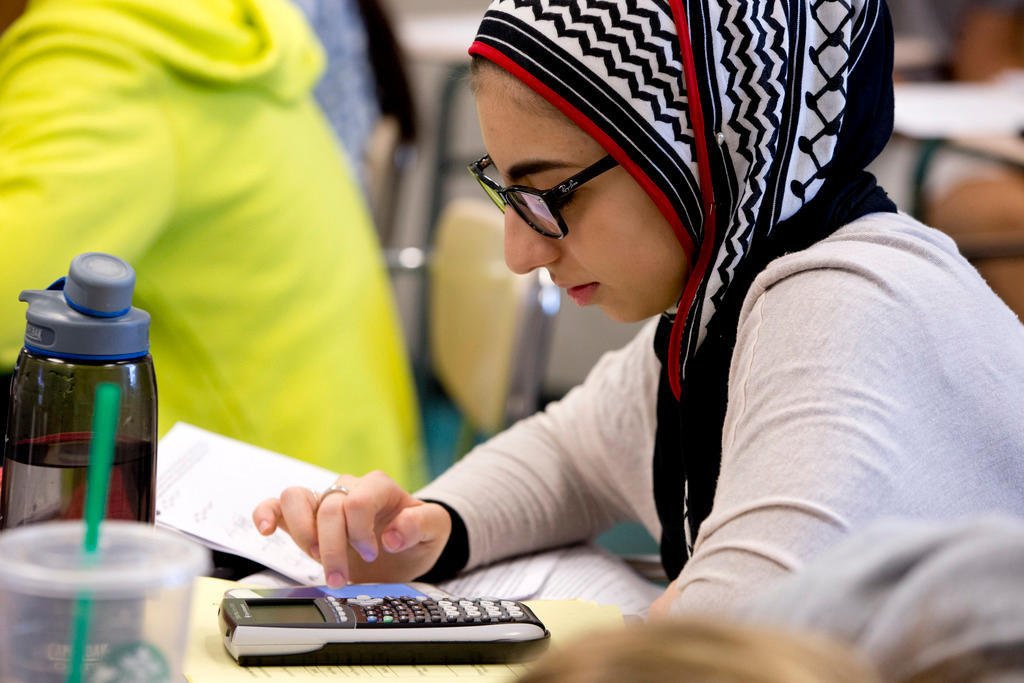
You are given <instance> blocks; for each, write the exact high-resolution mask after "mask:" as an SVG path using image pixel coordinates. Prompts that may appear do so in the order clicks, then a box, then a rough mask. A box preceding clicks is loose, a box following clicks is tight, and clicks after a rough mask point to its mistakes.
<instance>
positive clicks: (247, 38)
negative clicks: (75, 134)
mask: <svg viewBox="0 0 1024 683" xmlns="http://www.w3.org/2000/svg"><path fill="white" fill-rule="evenodd" d="M29 9H30V11H29V12H27V13H26V15H25V16H24V17H23V18H22V19H21V20H19V21H17V22H15V24H14V25H13V26H12V27H11V28H10V29H9V30H8V32H7V35H5V36H4V40H3V41H2V42H0V62H2V61H3V53H4V52H6V51H7V50H10V49H13V48H15V47H16V46H17V44H18V43H20V42H21V41H23V40H28V39H32V38H38V37H39V33H40V32H42V33H45V34H46V35H47V36H48V38H49V39H50V40H60V35H61V33H62V28H63V27H72V26H73V27H74V35H75V36H76V37H77V38H78V39H80V37H81V35H82V32H83V31H85V32H91V33H94V34H95V36H96V37H97V39H100V40H103V39H109V40H114V41H117V42H118V43H122V44H124V45H126V46H131V47H132V48H134V49H135V50H137V51H139V52H141V53H142V54H144V55H146V56H148V57H150V58H152V59H153V60H155V61H158V62H161V63H162V64H164V65H165V66H166V67H168V68H170V69H171V70H172V71H174V72H176V73H178V74H179V75H180V76H181V77H182V78H185V79H188V80H192V81H198V82H200V83H203V82H207V83H210V84H211V85H225V84H230V85H237V86H251V87H256V88H261V89H264V90H266V91H267V92H269V93H271V94H272V95H274V96H275V97H277V98H279V99H282V100H285V101H291V100H294V99H296V98H299V97H303V96H305V95H307V94H308V93H309V92H310V91H311V90H312V88H313V86H314V85H315V83H316V81H317V79H318V78H319V77H320V74H321V72H322V71H323V67H324V55H323V50H322V48H321V47H320V44H319V43H318V42H317V40H316V38H315V37H314V35H313V32H312V30H311V29H310V28H309V25H308V24H307V23H306V21H305V19H304V18H303V16H302V14H301V13H300V12H299V10H298V9H296V8H295V7H293V6H292V5H290V4H288V3H285V2H280V0H173V2H168V0H31V1H30V4H29ZM37 43H38V41H37Z"/></svg>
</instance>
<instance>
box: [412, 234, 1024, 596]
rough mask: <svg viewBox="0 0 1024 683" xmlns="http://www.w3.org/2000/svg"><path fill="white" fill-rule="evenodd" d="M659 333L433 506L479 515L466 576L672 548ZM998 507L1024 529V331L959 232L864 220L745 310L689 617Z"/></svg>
mask: <svg viewBox="0 0 1024 683" xmlns="http://www.w3.org/2000/svg"><path fill="white" fill-rule="evenodd" d="M653 335H654V322H653V321H652V322H651V323H649V324H648V325H646V326H645V327H644V328H643V329H642V330H641V332H640V333H639V334H638V335H637V337H636V338H635V339H634V340H633V341H631V342H630V343H629V344H628V345H627V346H626V347H624V348H622V349H620V350H618V351H615V352H612V353H609V354H606V355H605V356H604V357H603V358H602V359H601V360H600V361H599V362H598V363H597V365H596V366H595V367H594V369H593V370H592V371H591V373H590V374H589V376H588V377H587V379H586V380H585V382H584V383H583V384H582V385H580V386H579V387H577V388H575V389H574V390H572V391H571V392H570V393H569V394H568V395H567V396H566V397H565V398H564V399H563V400H561V401H558V402H556V403H552V404H551V405H549V406H548V407H547V409H546V410H544V411H543V412H541V413H538V414H537V415H535V416H533V417H531V418H529V419H526V420H523V421H522V422H520V423H518V424H516V425H514V426H513V427H512V428H510V429H508V430H506V431H505V432H503V433H502V434H499V435H498V436H496V437H495V438H493V439H491V440H490V441H488V442H487V443H485V444H483V445H481V446H480V447H478V448H476V449H475V450H474V451H472V452H471V453H470V454H468V455H467V456H466V457H465V458H464V459H463V460H462V461H461V462H459V463H458V464H457V465H456V466H454V467H453V468H452V469H450V470H449V471H448V472H446V473H445V474H444V475H442V476H441V477H440V478H438V479H437V480H436V481H435V482H433V483H432V484H430V485H429V486H428V487H426V488H425V489H424V490H423V491H421V492H420V493H419V494H418V495H420V496H421V497H429V498H433V499H437V500H441V501H444V502H445V503H447V504H449V505H451V506H452V507H453V508H454V509H455V510H457V511H458V512H459V514H460V515H461V516H462V518H463V520H464V521H465V523H466V528H467V532H468V536H469V547H470V556H469V565H468V566H469V567H474V566H479V565H481V564H485V563H488V562H491V561H494V560H497V559H500V558H503V557H507V556H510V555H516V554H520V553H523V552H527V551H531V550H535V549H539V548H545V547H552V546H556V545H560V544H565V543H568V542H572V541H576V540H580V539H584V538H589V537H592V536H594V535H595V534H597V533H599V532H601V531H602V530H604V529H606V528H608V527H609V526H611V525H612V524H613V523H615V522H617V521H620V520H626V519H632V520H638V521H640V522H641V523H643V524H644V526H645V527H646V528H647V529H648V530H649V531H650V533H651V535H652V536H653V537H655V538H658V537H660V534H661V528H660V524H659V522H658V517H657V513H656V511H655V506H654V498H653V494H652V453H653V445H654V432H655V399H656V393H657V386H658V374H659V370H660V367H659V363H658V361H657V359H656V358H655V355H654V351H653ZM679 495H681V496H682V495H684V482H679ZM993 510H1001V511H1009V512H1014V513H1017V514H1020V515H1024V326H1022V325H1021V323H1020V321H1018V320H1017V318H1016V317H1015V316H1014V315H1013V313H1012V312H1011V311H1010V310H1009V309H1008V308H1007V307H1006V306H1005V305H1004V304H1003V303H1002V301H1000V300H999V299H998V298H997V297H996V296H995V294H993V293H992V291H991V290H990V289H989V288H988V286H987V285H986V284H985V283H984V282H983V281H982V280H981V278H980V277H979V276H978V273H977V272H976V271H975V270H974V269H973V268H972V267H971V266H970V265H969V264H968V263H966V262H965V261H964V260H963V258H962V257H961V256H960V255H959V254H958V252H957V250H956V247H955V246H954V244H953V242H952V241H951V240H949V239H948V238H947V237H945V236H944V235H942V234H941V233H939V232H937V231H934V230H931V229H930V228H927V227H925V226H923V225H921V224H920V223H918V222H916V221H914V220H913V219H911V218H909V217H907V216H905V215H894V214H875V215H870V216H865V217H863V218H861V219H859V220H857V221H855V222H853V223H851V224H850V225H848V226H846V227H844V228H842V229H841V230H839V231H838V232H836V233H835V234H834V235H833V236H831V237H830V238H828V239H827V240H825V241H823V242H821V243H818V244H816V245H814V246H813V247H811V248H809V249H807V250H805V251H802V252H798V253H794V254H789V255H786V256H784V257H782V258H779V259H777V260H775V261H773V262H772V263H771V264H769V266H768V267H767V268H766V269H765V271H764V272H763V273H761V275H760V276H758V278H757V279H756V281H755V282H754V284H753V286H752V287H751V290H750V292H749V293H748V295H747V297H746V300H745V303H744V306H743V310H742V312H741V314H740V320H739V328H738V336H737V343H736V348H735V351H734V353H733V357H732V364H731V368H730V373H729V405H728V409H727V412H726V416H725V425H724V430H723V434H722V464H721V474H720V477H719V481H718V487H717V491H716V493H715V501H714V507H713V509H712V511H711V514H710V516H709V517H708V518H707V519H706V520H705V521H704V523H703V525H702V526H701V529H700V533H699V535H698V537H697V539H696V543H695V548H694V554H693V557H692V558H691V559H690V561H689V562H688V563H687V565H686V566H685V568H684V569H683V571H682V573H681V574H680V576H679V578H678V580H677V581H676V582H675V584H674V586H675V587H676V588H677V589H678V590H679V591H680V597H679V598H678V600H677V601H676V605H675V608H676V609H679V610H693V609H721V608H724V607H728V606H730V605H733V604H734V603H736V602H737V601H738V600H740V599H743V598H746V597H749V596H751V595H753V594H756V593H757V592H759V591H761V590H762V589H763V588H764V587H765V586H767V585H769V584H771V583H772V582H774V581H777V580H778V579H779V578H781V577H783V576H785V575H786V574H788V573H790V572H793V571H795V570H798V569H800V568H802V567H803V566H804V565H805V564H806V563H807V562H808V561H809V560H811V559H813V558H814V557H816V556H817V555H819V554H820V553H821V552H822V551H824V550H825V549H826V548H828V547H830V546H832V545H833V544H835V543H836V542H837V541H839V540H841V539H842V538H844V537H845V536H847V535H848V534H850V533H851V532H852V531H854V530H856V529H858V528H860V527H863V526H864V525H866V524H867V523H869V522H870V521H872V520H874V519H876V518H880V517H892V516H899V517H911V518H937V519H953V518H956V517H959V516H962V515H966V514H970V513H977V512H985V511H993Z"/></svg>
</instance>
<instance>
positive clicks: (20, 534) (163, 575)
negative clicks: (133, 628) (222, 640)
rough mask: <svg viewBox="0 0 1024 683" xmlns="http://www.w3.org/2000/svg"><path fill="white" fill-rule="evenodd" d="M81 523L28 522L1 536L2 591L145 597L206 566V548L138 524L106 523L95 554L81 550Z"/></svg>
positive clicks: (189, 579)
mask: <svg viewBox="0 0 1024 683" xmlns="http://www.w3.org/2000/svg"><path fill="white" fill-rule="evenodd" d="M84 538H85V522H83V521H81V520H72V521H61V522H42V523H39V524H27V525H25V526H22V527H17V528H14V529H8V530H6V531H4V532H3V533H0V557H2V558H3V562H0V590H9V591H13V592H16V593H22V594H26V595H35V596H40V597H53V598H73V597H77V596H78V595H79V594H80V593H81V592H82V591H86V592H89V593H91V594H92V596H93V597H97V598H119V597H131V596H135V595H146V594H149V593H152V592H154V591H158V590H160V589H163V588H173V587H177V586H181V585H184V584H187V583H191V582H192V580H193V579H194V578H195V577H196V576H199V575H201V574H203V573H204V572H207V571H209V568H210V553H209V550H207V549H206V548H204V547H203V546H201V545H199V544H198V543H196V542H194V541H192V540H191V539H189V538H188V537H186V536H184V535H182V534H180V533H178V532H175V531H171V530H168V529H163V528H157V527H154V526H151V525H149V524H144V523H142V522H127V521H121V520H104V521H103V523H102V525H101V526H100V535H99V545H98V547H97V551H96V553H94V554H91V555H88V556H86V555H85V553H84V551H83V550H82V547H83V544H84Z"/></svg>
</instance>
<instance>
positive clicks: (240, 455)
mask: <svg viewBox="0 0 1024 683" xmlns="http://www.w3.org/2000/svg"><path fill="white" fill-rule="evenodd" d="M157 453H158V454H159V456H158V458H157V477H156V481H157V491H156V523H157V524H159V525H161V526H167V527H171V528H173V529H178V530H179V531H183V532H185V533H187V534H189V535H190V536H193V537H195V538H197V539H198V540H199V541H200V542H202V543H203V544H204V545H206V546H209V547H211V548H214V549H217V550H226V551H227V552H231V553H234V554H235V555H241V556H242V557H247V558H249V559H251V560H255V561H256V562H259V563H260V564H263V565H266V566H267V567H270V568H271V569H273V570H274V571H277V572H279V573H281V574H284V575H285V576H287V577H289V578H291V579H293V580H295V581H297V582H299V583H304V584H322V583H323V582H324V574H323V568H322V567H321V566H320V564H319V563H318V562H315V561H313V560H312V559H311V558H310V557H308V556H307V555H306V554H305V553H303V552H302V551H301V550H299V548H298V547H297V546H296V545H295V544H294V543H293V542H292V540H291V538H290V537H289V536H288V535H287V534H286V533H284V532H283V531H278V532H276V533H275V534H273V535H272V536H262V535H260V533H259V532H258V531H256V527H255V526H253V523H252V518H251V514H252V510H253V508H255V507H256V505H257V504H258V503H259V502H260V501H262V500H265V499H267V498H270V497H273V496H277V495H279V494H280V493H281V490H282V489H283V488H284V487H286V486H289V485H295V484H305V485H307V486H309V487H310V488H312V489H313V490H314V491H320V490H323V489H325V488H327V487H328V486H330V485H331V484H332V483H333V482H334V480H335V479H336V478H337V475H336V474H335V473H333V472H331V471H329V470H326V469H323V468H322V467H317V466H315V465H310V464H309V463H306V462H303V461H301V460H296V459H294V458H289V457H286V456H283V455H279V454H277V453H273V452H271V451H268V450H265V449H262V448H258V447H256V446H253V445H251V444H246V443H242V442H240V441H235V440H234V439H229V438H227V437H224V436H220V435H218V434H214V433H212V432H208V431H205V430H202V429H199V428H198V427H193V426H192V425H188V424H184V423H181V422H179V423H178V424H176V425H174V427H172V428H171V430H170V431H169V432H168V433H167V435H166V436H164V438H163V439H161V440H160V444H159V446H158V450H157Z"/></svg>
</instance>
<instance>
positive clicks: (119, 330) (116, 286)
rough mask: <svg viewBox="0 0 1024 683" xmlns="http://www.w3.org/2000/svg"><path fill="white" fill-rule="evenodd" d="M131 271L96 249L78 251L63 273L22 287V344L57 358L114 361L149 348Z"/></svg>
mask: <svg viewBox="0 0 1024 683" xmlns="http://www.w3.org/2000/svg"><path fill="white" fill-rule="evenodd" d="M134 288H135V271H134V270H133V269H132V267H131V266H130V265H128V264H127V263H126V262H125V261H122V260H121V259H119V258H117V257H116V256H111V255H110V254H101V253H98V252H89V253H85V254H79V255H78V256H76V257H75V258H74V259H73V260H72V261H71V267H70V269H69V270H68V276H67V277H66V278H61V279H59V280H57V281H56V282H54V283H53V284H52V285H50V287H49V288H48V289H45V290H38V289H26V290H25V291H23V292H22V293H21V295H20V296H19V297H18V299H19V300H20V301H25V302H27V303H28V311H27V312H26V313H25V318H26V320H27V321H28V323H27V325H26V326H25V348H27V349H28V350H29V351H34V352H36V353H42V354H44V355H48V356H56V357H59V358H79V359H87V360H119V359H124V358H137V357H139V356H144V355H146V354H147V353H148V352H149V314H148V313H146V312H145V311H143V310H141V309H138V308H133V307H132V290H133V289H134Z"/></svg>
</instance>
